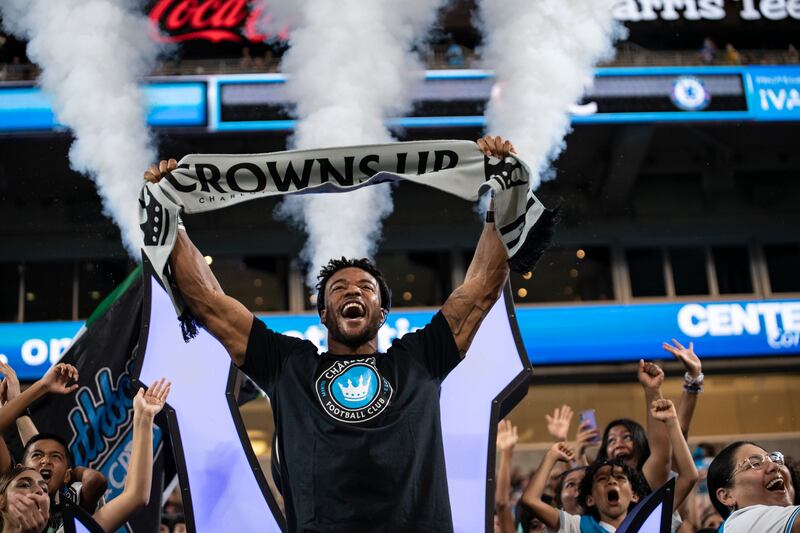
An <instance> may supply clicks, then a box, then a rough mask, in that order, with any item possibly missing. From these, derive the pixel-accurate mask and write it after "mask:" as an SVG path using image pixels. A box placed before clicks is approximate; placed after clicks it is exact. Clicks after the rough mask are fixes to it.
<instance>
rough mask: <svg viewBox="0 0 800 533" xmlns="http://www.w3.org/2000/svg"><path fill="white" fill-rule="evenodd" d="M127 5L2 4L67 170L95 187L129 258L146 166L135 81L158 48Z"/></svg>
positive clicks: (39, 0)
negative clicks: (60, 128)
mask: <svg viewBox="0 0 800 533" xmlns="http://www.w3.org/2000/svg"><path fill="white" fill-rule="evenodd" d="M135 4H136V2H131V1H130V0H58V1H52V0H2V1H0V15H2V18H3V24H4V26H5V28H6V29H7V31H9V32H11V33H13V34H14V35H16V36H18V37H20V38H21V39H25V40H27V41H28V47H27V54H28V57H29V58H30V59H31V61H33V62H34V63H36V64H37V65H39V67H40V69H41V71H42V73H41V76H40V78H39V84H40V85H41V87H42V89H43V90H44V91H46V92H47V93H49V95H50V97H51V100H52V104H53V109H54V111H55V113H56V117H57V119H58V121H59V122H60V123H61V124H64V125H65V126H67V127H69V128H70V129H71V130H72V132H73V134H74V136H75V141H74V143H73V144H72V146H71V147H70V152H69V159H70V165H71V166H72V168H73V169H74V170H76V171H78V172H81V173H84V174H88V175H89V176H91V178H92V179H93V180H94V181H95V183H96V185H97V191H98V192H99V194H100V196H101V198H102V200H103V208H104V212H105V213H106V214H107V215H109V216H111V217H112V218H113V220H114V222H116V224H117V225H118V226H119V228H120V231H121V233H122V239H123V242H124V244H125V246H126V248H127V249H128V252H129V253H130V254H131V256H132V257H134V258H138V257H139V250H140V249H141V232H140V230H139V215H138V210H137V202H136V198H137V197H138V192H139V189H140V188H141V185H142V172H143V171H144V169H145V167H146V166H147V165H148V164H149V163H150V162H152V161H154V159H155V157H154V153H155V152H154V150H153V148H152V146H151V142H150V136H149V132H148V130H147V126H146V120H145V107H144V100H143V96H142V94H141V92H140V90H139V87H138V82H139V81H140V79H141V77H142V76H144V75H146V74H147V73H148V72H149V71H150V68H151V67H152V66H153V64H154V62H155V59H156V57H157V55H158V45H157V44H155V43H154V41H153V40H151V39H150V37H149V33H148V32H149V31H150V28H149V24H148V21H147V18H146V17H145V16H144V15H143V14H140V13H137V12H134V11H133V10H132V7H133V8H135V7H136V6H135Z"/></svg>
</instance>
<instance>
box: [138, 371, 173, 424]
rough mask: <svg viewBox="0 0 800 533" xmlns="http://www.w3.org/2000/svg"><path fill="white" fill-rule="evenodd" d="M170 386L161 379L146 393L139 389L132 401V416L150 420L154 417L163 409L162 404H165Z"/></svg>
mask: <svg viewBox="0 0 800 533" xmlns="http://www.w3.org/2000/svg"><path fill="white" fill-rule="evenodd" d="M171 385H172V384H171V383H170V382H169V381H167V380H166V379H164V378H161V379H159V380H158V381H156V382H155V383H153V384H152V385H151V386H150V387H149V388H148V389H147V391H145V390H144V389H141V388H140V389H139V392H137V393H136V397H135V398H134V399H133V412H134V414H138V415H142V416H147V417H150V418H152V417H154V416H156V415H157V414H158V413H159V412H161V409H163V408H164V404H165V403H167V396H168V395H169V388H170V386H171Z"/></svg>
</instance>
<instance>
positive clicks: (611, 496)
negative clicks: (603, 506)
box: [608, 489, 619, 505]
mask: <svg viewBox="0 0 800 533" xmlns="http://www.w3.org/2000/svg"><path fill="white" fill-rule="evenodd" d="M608 503H610V504H611V505H616V504H618V503H619V491H618V490H616V489H611V490H610V491H608Z"/></svg>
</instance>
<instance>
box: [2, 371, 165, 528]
mask: <svg viewBox="0 0 800 533" xmlns="http://www.w3.org/2000/svg"><path fill="white" fill-rule="evenodd" d="M0 374H2V375H3V380H2V382H1V383H0V403H2V408H0V432H2V433H4V432H5V431H6V430H7V429H9V428H11V427H12V426H13V425H15V424H16V427H17V430H18V432H19V437H20V440H21V442H22V445H23V447H24V449H23V451H22V454H21V456H20V457H18V458H16V460H15V458H12V456H11V452H10V451H9V449H8V447H7V445H6V442H5V439H0V531H2V532H3V533H7V532H20V533H41V532H44V531H47V532H48V533H50V532H56V533H57V532H61V531H64V520H65V518H64V517H65V513H67V509H68V508H69V507H73V508H76V509H82V510H83V511H84V512H86V513H88V514H90V515H91V516H92V517H93V518H94V520H95V521H96V522H97V524H98V525H99V526H100V527H101V528H102V529H103V530H104V531H116V530H117V529H118V528H119V527H120V526H122V525H123V524H124V523H125V522H127V521H128V519H129V518H130V517H131V516H132V515H133V514H134V513H135V512H136V511H137V510H138V509H139V508H141V507H143V506H145V505H147V503H148V502H149V500H150V491H151V485H152V476H153V418H154V417H155V415H156V414H158V412H159V411H161V409H162V408H163V407H164V404H165V402H166V399H167V395H168V394H169V388H170V384H169V382H166V381H165V380H163V379H161V380H159V381H157V382H156V383H154V384H153V385H152V386H151V387H149V388H148V389H147V391H146V392H145V391H144V389H139V391H138V392H137V394H136V396H135V397H134V399H133V424H132V427H133V434H132V448H131V455H130V459H129V463H128V475H127V476H126V478H125V486H124V489H123V491H122V492H121V493H120V494H119V495H117V496H116V497H115V498H113V499H111V500H110V501H108V502H105V501H104V499H103V495H104V494H105V492H106V488H107V481H106V479H105V477H104V476H103V474H101V473H100V472H98V471H96V470H93V469H91V468H84V467H80V466H77V465H76V464H75V461H74V458H73V456H72V453H71V452H70V449H69V446H68V445H67V442H66V441H65V440H64V439H63V438H62V437H61V436H59V435H56V434H52V433H44V432H42V433H40V432H39V430H38V429H37V427H36V426H35V425H34V423H33V421H32V420H31V418H30V416H28V414H27V413H28V408H29V407H30V405H31V404H32V403H33V402H35V401H36V400H38V399H40V398H42V397H43V396H45V395H47V394H68V393H72V392H74V391H75V390H76V389H77V387H78V385H77V380H78V370H77V369H76V368H75V367H74V366H72V365H69V364H64V363H59V364H57V365H55V366H53V367H51V368H50V369H49V370H48V371H47V372H46V373H45V375H44V376H43V377H42V378H41V379H40V380H38V381H37V382H35V383H34V384H32V385H31V386H30V387H28V388H27V389H25V390H24V391H22V390H21V389H20V384H19V380H18V379H17V376H16V373H15V372H14V370H13V369H12V368H11V367H10V366H8V365H7V364H5V363H3V362H0ZM75 513H80V511H79V510H76V511H75Z"/></svg>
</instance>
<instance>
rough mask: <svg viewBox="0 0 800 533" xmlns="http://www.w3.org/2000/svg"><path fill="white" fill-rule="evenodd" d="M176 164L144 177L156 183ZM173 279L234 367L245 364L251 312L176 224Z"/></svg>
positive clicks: (161, 166)
mask: <svg viewBox="0 0 800 533" xmlns="http://www.w3.org/2000/svg"><path fill="white" fill-rule="evenodd" d="M177 165H178V163H177V161H175V160H174V159H170V160H169V161H161V162H160V163H159V164H158V165H151V166H150V168H149V169H148V170H147V172H145V173H144V179H145V180H147V181H149V182H151V183H157V182H159V181H161V178H163V177H164V176H166V175H167V174H168V173H169V172H170V171H172V170H175V168H176V167H177ZM170 266H171V267H172V272H173V274H174V275H175V282H176V283H177V284H178V289H179V290H180V291H181V295H182V296H183V299H184V301H185V302H186V304H187V305H188V306H189V310H190V311H191V312H192V314H193V315H194V316H195V317H196V318H197V319H198V320H200V322H201V323H202V324H203V326H205V328H206V329H207V330H208V331H209V332H210V333H211V334H212V335H214V337H216V338H217V340H219V341H220V342H221V343H222V345H223V346H225V349H226V350H227V351H228V354H229V355H230V356H231V359H232V360H233V362H234V363H235V364H236V365H237V366H241V365H242V364H244V357H245V352H246V351H247V340H248V338H249V336H250V327H251V326H252V324H253V315H252V313H250V311H248V310H247V308H246V307H245V306H243V305H242V304H241V303H239V302H238V301H237V300H235V299H234V298H231V297H230V296H227V295H226V294H225V293H224V292H223V291H222V287H220V285H219V282H218V281H217V278H216V277H214V274H213V273H212V272H211V268H209V266H208V263H206V260H205V257H203V254H201V253H200V251H199V250H198V249H197V248H196V247H195V245H194V244H193V243H192V241H191V240H189V236H188V235H187V234H186V229H185V228H183V227H182V226H178V237H177V239H176V241H175V247H174V248H173V249H172V254H171V255H170Z"/></svg>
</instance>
